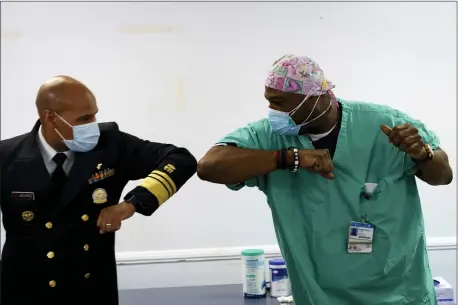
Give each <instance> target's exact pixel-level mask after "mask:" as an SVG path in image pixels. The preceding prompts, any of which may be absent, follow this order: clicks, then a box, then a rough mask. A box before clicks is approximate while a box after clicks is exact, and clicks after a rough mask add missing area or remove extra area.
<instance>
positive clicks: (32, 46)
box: [1, 3, 456, 288]
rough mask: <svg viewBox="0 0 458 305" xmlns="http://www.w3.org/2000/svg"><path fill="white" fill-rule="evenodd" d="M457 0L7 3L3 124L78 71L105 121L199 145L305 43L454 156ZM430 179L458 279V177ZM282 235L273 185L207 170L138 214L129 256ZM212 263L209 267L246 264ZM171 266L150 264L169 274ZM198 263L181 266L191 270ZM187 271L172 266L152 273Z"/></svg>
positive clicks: (436, 226) (123, 254) (126, 248)
mask: <svg viewBox="0 0 458 305" xmlns="http://www.w3.org/2000/svg"><path fill="white" fill-rule="evenodd" d="M455 5H456V4H454V3H2V11H1V14H2V16H1V17H2V45H1V48H2V50H1V51H2V65H1V72H2V83H1V89H2V90H1V98H2V109H1V110H2V113H1V137H2V139H4V138H8V137H11V136H14V135H17V134H19V133H24V132H28V131H29V130H30V129H31V128H32V126H33V124H34V121H35V120H36V112H35V110H34V104H33V103H34V97H35V94H36V90H37V89H38V86H39V85H40V83H42V82H43V81H44V80H45V79H47V78H49V77H51V76H53V75H56V74H68V75H71V76H74V77H76V78H79V79H81V80H82V81H84V82H85V83H87V84H88V85H89V86H90V87H91V88H92V89H93V90H94V92H95V93H96V95H97V97H98V101H99V107H100V109H101V112H100V116H99V119H100V120H102V121H105V120H115V121H117V122H118V123H119V124H120V127H121V128H122V129H123V130H124V131H127V132H130V133H133V134H135V135H137V136H140V137H143V138H147V139H150V140H154V141H165V142H172V143H174V144H177V145H185V146H186V147H188V148H189V149H190V150H191V151H192V152H193V153H194V154H195V155H196V157H198V158H200V157H201V156H202V155H203V154H204V153H205V151H206V150H207V149H208V148H209V147H210V146H211V145H212V144H213V143H214V142H215V141H217V140H218V138H220V137H221V136H223V135H224V134H226V133H227V132H229V131H230V130H232V129H234V128H236V127H238V126H241V125H243V124H245V123H247V122H248V121H251V120H256V119H258V118H260V117H263V116H265V113H266V102H265V101H264V100H263V95H262V93H263V81H264V77H265V72H266V70H267V69H268V67H269V65H270V64H271V63H272V62H273V61H274V60H275V59H277V58H278V57H279V56H281V55H283V54H284V53H289V52H294V53H299V54H306V55H309V56H311V57H312V58H315V59H316V60H317V61H318V62H319V63H320V65H321V66H322V68H323V69H324V70H325V73H326V75H327V76H328V77H329V78H330V79H331V80H332V81H333V82H334V83H335V84H336V86H337V87H336V90H335V92H336V94H337V95H338V96H339V97H342V98H346V99H357V100H366V101H370V102H376V103H384V104H389V105H392V106H394V107H397V108H399V109H401V110H404V111H407V112H409V113H410V114H411V115H412V116H414V117H418V118H420V119H421V120H423V121H424V122H425V123H427V124H428V125H429V127H430V128H431V129H433V130H435V131H436V132H437V133H438V135H439V136H440V138H441V140H442V147H443V148H444V149H445V150H446V151H447V152H448V153H449V156H450V161H451V163H452V165H453V167H454V168H455V164H456V150H455V147H456V133H455V131H456V119H455V113H456V104H455V102H456V10H455ZM134 184H135V183H132V185H134ZM126 191H127V190H126ZM420 191H421V196H422V199H423V210H424V215H425V221H426V229H427V235H428V237H429V243H430V244H432V245H435V244H437V241H444V240H448V247H449V248H450V247H451V248H452V250H444V251H446V253H444V254H443V255H442V254H439V253H441V252H440V250H437V251H436V252H434V254H433V255H432V259H434V260H435V259H437V260H438V261H437V262H433V263H432V265H433V271H434V272H435V273H441V274H442V273H444V272H446V271H441V270H446V269H447V268H445V267H439V266H445V265H444V264H446V266H450V268H449V269H448V270H453V274H452V273H450V277H453V280H454V278H455V277H456V272H455V269H456V268H455V267H456V264H455V262H454V260H453V262H452V261H450V262H448V260H447V259H446V257H454V256H455V254H454V253H455V250H453V249H455V248H456V242H451V241H455V236H456V233H455V229H456V217H455V215H456V200H455V198H456V186H455V184H453V185H450V186H446V187H429V186H426V185H425V184H421V185H420ZM275 244H276V240H275V235H274V232H273V228H272V222H271V217H270V211H269V209H268V207H267V205H266V204H265V200H264V198H263V196H262V195H261V194H260V193H258V192H256V191H255V190H245V191H243V192H239V193H235V192H230V191H228V190H226V189H225V188H224V187H222V186H218V185H212V184H208V183H204V182H201V181H199V180H198V178H197V177H194V178H193V179H192V180H191V181H190V182H189V183H188V184H187V185H186V186H185V187H184V188H183V189H182V190H181V191H180V192H179V193H178V194H177V195H176V197H175V198H173V199H172V200H171V201H170V202H169V203H168V204H166V205H165V206H164V207H163V208H161V209H160V210H159V211H158V212H157V213H155V215H154V216H152V217H150V218H145V217H141V216H135V217H134V218H133V219H131V220H129V221H128V222H126V223H125V224H124V226H123V230H121V231H120V232H119V234H118V236H117V250H118V252H119V255H118V257H120V262H122V261H123V260H124V261H125V260H129V257H131V258H135V257H143V256H146V257H150V256H151V255H152V256H153V257H155V259H156V258H158V257H159V259H160V260H161V258H160V256H161V255H162V257H163V259H168V258H170V257H172V258H173V257H175V256H176V255H179V254H180V253H188V254H189V253H191V254H192V253H203V254H202V256H203V257H205V258H208V259H209V260H210V261H213V258H212V255H209V254H208V253H213V252H214V251H213V250H212V249H220V250H219V251H222V252H224V253H226V252H227V251H229V252H231V251H234V250H233V249H234V247H236V249H238V248H237V247H248V246H253V245H275ZM269 247H272V246H269ZM273 247H275V246H273ZM231 249H232V250H231ZM452 252H453V255H452V254H451V253H452ZM191 254H190V255H191ZM147 261H148V262H153V263H154V262H155V260H153V261H151V260H147ZM230 262H232V263H230ZM199 264H201V263H199ZM202 264H204V265H202V266H203V267H202V268H204V269H205V268H208V269H206V270H207V271H209V270H214V267H215V266H216V265H218V266H220V267H221V268H229V269H230V268H231V267H230V266H232V265H231V264H236V263H234V262H233V261H232V260H229V262H228V261H223V262H209V263H202ZM215 264H216V265H215ZM163 266H165V265H163V264H156V263H154V264H150V265H149V267H148V268H152V269H151V270H154V271H155V273H156V274H157V272H158V271H160V270H162V269H161V268H163ZM167 266H169V265H167ZM172 266H173V267H172ZM196 266H200V265H196V264H195V263H192V264H191V263H172V265H170V266H169V267H170V268H175V269H174V270H177V272H180V273H181V272H185V271H186V270H191V269H192V268H196ZM169 267H167V268H169ZM138 268H140V269H142V270H143V268H145V267H132V266H130V265H128V266H125V267H120V274H121V275H122V277H121V284H122V285H121V286H124V287H131V288H132V287H136V286H137V284H138V285H140V281H138V280H135V279H138V278H139V275H138V274H137V273H133V271H132V270H138ZM189 268H190V269H189ZM434 268H436V270H434ZM441 268H445V269H441ZM198 269H200V267H199V268H198ZM229 269H227V270H229ZM231 270H232V269H231ZM207 271H205V272H207ZM196 272H197V273H196V274H203V273H202V272H204V271H196ZM199 272H201V273H199ZM205 272H204V273H205ZM228 272H229V271H228ZM231 272H232V273H231V274H232V275H228V276H226V275H224V274H225V273H224V272H222V273H221V280H222V281H224V280H225V279H228V281H229V282H232V281H235V280H236V279H237V276H235V275H234V274H235V273H234V272H238V271H231ZM447 272H451V271H447ZM172 273H173V272H172ZM229 273H230V272H229ZM145 274H146V273H145ZM192 274H194V273H193V272H191V271H190V273H189V274H188V275H192ZM130 276H131V277H130ZM143 276H147V275H143ZM214 276H217V275H216V274H215V275H214ZM183 278H184V280H183V281H184V282H186V281H187V280H185V278H186V277H183ZM184 282H183V283H182V282H180V281H179V280H177V281H176V282H175V277H173V276H172V277H171V278H170V280H166V281H164V282H157V281H155V280H154V279H153V278H150V279H149V281H148V282H147V283H149V285H152V286H157V285H161V283H162V284H163V283H169V284H170V285H174V283H175V284H177V285H178V284H180V285H181V284H184ZM193 282H195V281H194V280H189V283H193ZM142 285H144V284H142Z"/></svg>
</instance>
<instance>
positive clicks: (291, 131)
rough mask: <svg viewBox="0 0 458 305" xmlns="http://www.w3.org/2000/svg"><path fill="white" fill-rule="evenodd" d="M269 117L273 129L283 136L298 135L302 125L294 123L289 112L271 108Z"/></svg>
mask: <svg viewBox="0 0 458 305" xmlns="http://www.w3.org/2000/svg"><path fill="white" fill-rule="evenodd" d="M268 119H269V123H270V127H271V128H272V131H273V132H275V133H278V134H279V135H282V136H297V135H298V134H299V130H300V129H301V125H297V124H296V123H294V121H293V119H292V118H291V117H290V116H289V113H288V112H282V111H278V110H275V109H271V108H269V113H268Z"/></svg>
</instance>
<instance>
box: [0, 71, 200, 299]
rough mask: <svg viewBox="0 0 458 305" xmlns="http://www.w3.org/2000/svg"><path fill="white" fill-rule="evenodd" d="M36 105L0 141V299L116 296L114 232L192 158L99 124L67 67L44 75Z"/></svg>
mask: <svg viewBox="0 0 458 305" xmlns="http://www.w3.org/2000/svg"><path fill="white" fill-rule="evenodd" d="M36 106H37V109H38V114H39V117H40V119H39V121H38V122H37V123H36V125H35V127H34V128H33V130H32V131H31V132H29V133H27V134H24V135H20V136H17V137H14V138H12V139H7V140H3V141H1V142H0V160H1V161H0V162H1V210H2V214H3V224H4V227H5V230H6V241H5V244H4V248H3V253H2V259H1V283H0V284H1V300H0V301H1V304H2V305H26V304H35V303H36V304H38V303H44V304H47V305H54V304H55V305H57V304H59V305H62V304H85V303H86V304H99V305H117V304H118V288H117V274H116V261H115V234H114V232H115V231H116V230H119V228H120V227H121V222H122V221H123V220H126V219H128V218H130V217H131V216H132V215H133V214H134V213H135V212H137V213H140V214H143V215H146V216H149V215H151V214H152V213H153V212H154V211H155V210H156V209H158V208H159V206H160V205H161V204H163V203H164V202H165V201H167V200H168V199H169V198H170V197H171V196H173V195H174V194H175V193H176V192H177V191H178V190H179V189H180V188H181V187H182V186H183V184H185V183H186V181H187V180H188V179H189V178H191V176H193V175H194V173H195V171H196V165H197V164H196V159H195V158H194V157H193V156H192V155H191V153H189V151H188V150H186V149H184V148H178V147H176V146H174V145H171V144H162V143H154V142H149V141H144V140H141V139H139V138H137V137H135V136H132V135H130V134H127V133H124V132H122V131H120V130H119V129H118V126H117V124H116V123H101V124H98V123H97V122H96V114H97V111H98V108H97V103H96V99H95V96H94V94H93V93H92V92H91V91H90V90H89V89H88V88H87V87H86V86H85V85H84V84H82V83H81V82H79V81H77V80H75V79H73V78H71V77H68V76H57V77H54V78H52V79H51V80H49V81H47V82H46V83H45V84H43V85H42V86H41V87H40V89H39V92H38V96H37V99H36ZM145 124H147V123H146V122H145ZM143 178H144V180H143V181H142V182H141V183H140V184H139V185H138V186H137V187H136V188H134V189H133V190H131V191H130V192H129V193H128V194H127V195H126V196H125V197H124V198H123V200H124V201H122V202H121V203H119V201H120V197H121V193H122V191H123V188H124V187H125V185H126V184H127V182H128V181H130V180H137V179H143ZM139 234H141V232H139ZM145 242H148V239H147V235H145Z"/></svg>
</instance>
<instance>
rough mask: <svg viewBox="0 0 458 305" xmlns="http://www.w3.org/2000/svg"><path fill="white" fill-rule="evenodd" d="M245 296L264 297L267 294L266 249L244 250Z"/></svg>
mask: <svg viewBox="0 0 458 305" xmlns="http://www.w3.org/2000/svg"><path fill="white" fill-rule="evenodd" d="M242 274H243V296H244V297H245V298H263V297H265V296H266V279H265V274H266V273H265V256H264V250H260V249H247V250H243V251H242Z"/></svg>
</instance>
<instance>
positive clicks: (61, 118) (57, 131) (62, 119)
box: [53, 111, 73, 140]
mask: <svg viewBox="0 0 458 305" xmlns="http://www.w3.org/2000/svg"><path fill="white" fill-rule="evenodd" d="M53 113H54V114H55V115H56V116H57V117H58V118H59V119H60V120H61V121H62V122H64V123H65V124H67V125H68V126H69V127H70V128H73V126H72V125H70V123H69V122H67V121H66V120H64V118H63V117H61V116H60V115H58V114H57V113H56V112H54V111H53ZM54 131H55V132H56V133H57V134H58V135H59V137H61V138H62V140H66V139H65V138H64V137H63V136H62V134H61V133H60V132H59V130H57V128H54Z"/></svg>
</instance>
